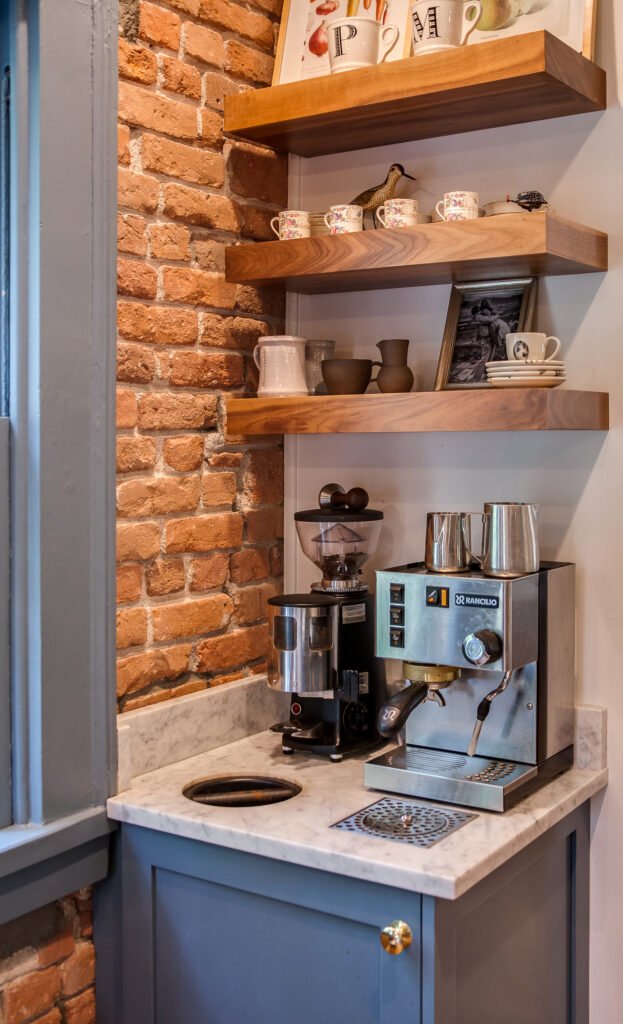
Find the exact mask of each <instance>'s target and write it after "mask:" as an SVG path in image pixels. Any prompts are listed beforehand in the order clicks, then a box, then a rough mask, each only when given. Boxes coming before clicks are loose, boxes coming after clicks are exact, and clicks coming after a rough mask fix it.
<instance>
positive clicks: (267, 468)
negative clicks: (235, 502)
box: [243, 448, 283, 505]
mask: <svg viewBox="0 0 623 1024" xmlns="http://www.w3.org/2000/svg"><path fill="white" fill-rule="evenodd" d="M243 481H244V492H245V495H246V497H247V499H248V501H250V502H251V504H252V505H268V504H277V503H279V502H280V501H281V500H282V499H283V452H282V451H281V450H280V449H279V450H275V449H270V448H268V449H260V450H258V451H254V452H251V453H250V454H249V459H248V462H247V468H246V471H245V474H244V478H243Z"/></svg>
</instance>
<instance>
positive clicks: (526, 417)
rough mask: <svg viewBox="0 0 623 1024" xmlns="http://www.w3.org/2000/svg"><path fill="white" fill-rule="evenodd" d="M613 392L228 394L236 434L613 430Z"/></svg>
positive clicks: (232, 429)
mask: <svg viewBox="0 0 623 1024" xmlns="http://www.w3.org/2000/svg"><path fill="white" fill-rule="evenodd" d="M608 423H609V417H608V395H607V394H606V393H604V392H599V391H571V390H569V391H565V390H563V389H561V388H553V389H551V390H550V389H547V388H518V389H517V390H505V389H504V390H503V389H496V388H491V389H487V388H484V389H479V390H466V391H416V392H411V393H409V394H394V395H381V394H370V395H326V396H309V397H303V398H230V399H228V401H227V429H228V431H229V432H230V433H232V434H353V433H354V434H379V433H409V432H425V433H431V432H435V431H444V432H445V431H483V430H607V429H608Z"/></svg>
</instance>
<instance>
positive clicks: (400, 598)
mask: <svg viewBox="0 0 623 1024" xmlns="http://www.w3.org/2000/svg"><path fill="white" fill-rule="evenodd" d="M389 599H390V601H391V602H392V604H404V603H405V588H404V586H403V585H402V583H390V585H389Z"/></svg>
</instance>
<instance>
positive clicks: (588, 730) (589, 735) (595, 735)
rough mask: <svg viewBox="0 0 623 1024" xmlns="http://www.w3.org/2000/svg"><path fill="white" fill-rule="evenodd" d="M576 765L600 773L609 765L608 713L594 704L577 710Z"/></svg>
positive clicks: (579, 707) (582, 706)
mask: <svg viewBox="0 0 623 1024" xmlns="http://www.w3.org/2000/svg"><path fill="white" fill-rule="evenodd" d="M574 756H575V764H576V765H577V767H578V768H592V769H593V770H594V771H599V769H601V768H605V767H606V765H607V764H608V712H607V711H606V709H605V708H600V707H596V706H595V705H593V704H580V705H578V706H577V707H576V709H575V738H574Z"/></svg>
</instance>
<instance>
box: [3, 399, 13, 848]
mask: <svg viewBox="0 0 623 1024" xmlns="http://www.w3.org/2000/svg"><path fill="white" fill-rule="evenodd" d="M9 608H10V605H9V421H8V419H7V418H6V417H4V418H0V829H1V828H2V827H4V826H5V825H8V824H9V823H10V821H11V698H10V688H9Z"/></svg>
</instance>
